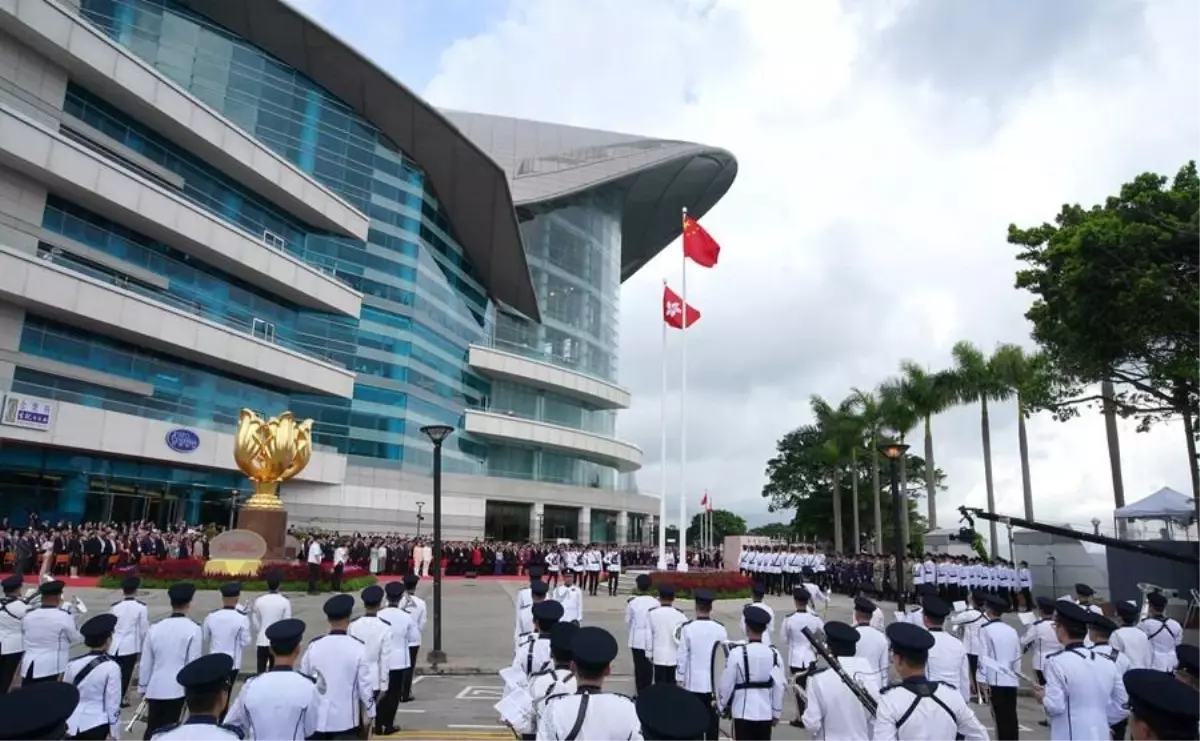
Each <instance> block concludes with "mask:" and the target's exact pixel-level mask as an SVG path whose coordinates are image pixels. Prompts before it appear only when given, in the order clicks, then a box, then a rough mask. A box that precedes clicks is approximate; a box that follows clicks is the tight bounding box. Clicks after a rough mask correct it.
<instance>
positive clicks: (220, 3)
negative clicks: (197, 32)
mask: <svg viewBox="0 0 1200 741" xmlns="http://www.w3.org/2000/svg"><path fill="white" fill-rule="evenodd" d="M182 1H183V3H184V4H185V5H187V6H189V7H190V8H192V9H193V10H195V11H196V12H198V13H202V14H204V15H205V16H208V17H209V18H211V19H212V20H213V21H215V22H216V23H218V24H220V25H222V26H224V27H225V28H227V29H229V30H230V31H232V32H233V33H235V34H237V35H239V36H241V37H242V38H245V39H247V40H248V41H250V42H251V43H252V44H255V45H256V46H258V47H259V48H261V49H263V50H264V51H266V52H267V53H269V54H271V55H273V56H275V57H276V58H278V59H280V60H282V61H283V62H285V63H287V64H289V65H291V66H292V67H294V68H295V69H297V70H299V71H300V72H301V73H303V74H305V75H307V76H308V77H309V78H310V79H312V80H313V81H314V82H316V83H317V84H318V85H320V86H321V87H323V88H325V89H326V90H328V91H329V92H330V93H331V94H332V95H334V96H336V97H338V98H340V99H341V100H342V101H343V102H345V103H346V105H348V106H350V107H351V108H353V109H354V110H355V111H356V112H358V114H359V115H361V116H362V117H363V118H365V119H367V120H368V121H370V122H371V123H373V124H374V125H375V126H377V127H378V128H379V130H380V131H381V132H383V134H384V135H385V136H386V137H388V138H389V139H391V141H392V142H393V143H394V144H395V145H396V146H397V147H399V148H400V149H401V150H403V151H404V152H405V153H407V154H408V155H409V156H411V157H412V158H413V159H415V160H416V161H417V162H418V163H419V164H420V165H421V167H423V168H424V169H425V172H426V174H427V175H428V177H429V181H430V183H431V184H432V186H433V189H434V191H435V192H436V193H437V197H438V199H439V200H440V201H441V202H442V206H443V207H444V208H445V210H446V213H447V215H448V216H449V218H450V222H451V224H452V225H453V227H454V233H455V236H456V237H457V238H458V241H459V242H460V243H461V244H462V246H463V249H464V250H465V251H466V253H467V257H468V258H469V259H470V260H471V262H472V263H473V264H474V265H475V267H476V268H477V269H478V270H479V273H480V276H481V278H482V280H483V283H484V285H486V286H487V287H488V289H489V290H490V291H491V293H492V295H493V296H494V297H495V298H496V299H497V300H499V301H502V302H504V303H505V304H507V305H509V306H511V307H512V308H513V309H515V310H517V311H519V312H521V313H522V314H524V315H526V316H528V317H530V318H531V319H535V320H536V319H538V318H539V316H540V314H539V312H538V304H537V294H536V293H535V292H534V289H533V282H532V280H531V278H530V275H529V264H528V263H527V262H526V260H525V250H524V248H523V246H522V243H521V233H520V230H519V228H518V224H517V215H516V211H515V210H514V204H513V198H512V193H511V191H510V190H509V185H508V178H507V177H506V175H505V172H504V170H502V169H501V168H500V167H499V166H498V165H497V164H496V162H495V161H494V160H493V159H492V158H491V157H489V156H488V155H487V154H485V153H484V152H483V151H481V150H480V149H479V147H478V146H476V145H475V144H474V143H472V142H471V141H470V140H469V139H467V138H466V137H464V136H463V135H462V133H461V132H459V130H458V129H457V128H455V127H454V126H453V125H452V124H451V123H450V122H449V121H447V120H446V119H445V117H444V116H442V114H441V113H439V112H438V111H437V110H436V109H434V108H433V107H432V106H430V105H429V104H428V103H426V102H425V101H424V100H422V99H421V98H420V97H418V96H417V95H416V94H414V93H413V92H412V91H411V90H409V89H408V88H406V87H404V86H403V85H401V84H400V83H399V82H397V81H396V80H394V79H393V78H392V77H391V76H390V75H388V74H387V73H386V72H384V71H383V70H382V69H380V68H379V67H377V66H375V64H374V63H372V62H371V61H370V60H368V59H366V58H365V57H363V56H362V55H361V54H359V53H358V52H357V51H356V50H355V49H354V48H353V47H352V46H350V45H348V44H346V43H344V42H343V41H341V40H340V39H338V38H337V37H336V36H334V35H333V34H331V33H330V32H329V31H327V30H325V29H324V28H322V27H321V26H320V25H318V24H317V23H315V22H314V21H312V20H311V19H309V18H308V17H307V16H305V15H303V14H302V13H300V12H299V11H297V10H296V9H294V8H292V7H291V6H289V5H288V4H286V3H284V2H280V0H182Z"/></svg>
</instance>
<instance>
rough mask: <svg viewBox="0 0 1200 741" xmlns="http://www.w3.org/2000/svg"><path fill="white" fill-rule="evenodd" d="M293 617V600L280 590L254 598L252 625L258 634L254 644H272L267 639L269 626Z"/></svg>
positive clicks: (251, 612) (251, 614)
mask: <svg viewBox="0 0 1200 741" xmlns="http://www.w3.org/2000/svg"><path fill="white" fill-rule="evenodd" d="M291 617H292V601H291V600H290V599H288V598H287V597H284V596H283V595H282V594H280V593H279V592H267V593H266V594H264V595H262V596H260V597H259V598H258V599H256V600H254V607H252V608H251V609H250V627H251V628H252V629H253V630H254V634H255V635H256V636H257V638H256V639H255V641H254V645H256V646H270V645H271V642H270V641H268V640H267V628H270V627H271V626H272V625H274V624H275V623H277V622H279V621H280V620H288V619H290V618H291Z"/></svg>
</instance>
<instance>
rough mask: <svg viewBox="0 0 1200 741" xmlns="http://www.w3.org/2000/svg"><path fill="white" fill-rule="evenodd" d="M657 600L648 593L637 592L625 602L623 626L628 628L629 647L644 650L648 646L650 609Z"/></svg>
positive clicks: (656, 605)
mask: <svg viewBox="0 0 1200 741" xmlns="http://www.w3.org/2000/svg"><path fill="white" fill-rule="evenodd" d="M655 607H658V600H656V599H654V598H653V597H651V596H650V595H648V594H638V595H634V596H633V597H630V598H629V599H628V600H627V601H626V602H625V627H626V628H627V629H628V630H629V647H630V648H636V649H641V650H643V651H646V650H648V649H649V648H650V617H649V616H650V611H651V610H653V609H654V608H655Z"/></svg>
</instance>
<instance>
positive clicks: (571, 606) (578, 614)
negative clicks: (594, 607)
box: [551, 564, 583, 623]
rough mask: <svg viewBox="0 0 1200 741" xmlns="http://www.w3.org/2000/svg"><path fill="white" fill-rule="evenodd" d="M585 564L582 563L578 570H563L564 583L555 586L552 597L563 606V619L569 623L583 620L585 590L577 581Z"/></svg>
mask: <svg viewBox="0 0 1200 741" xmlns="http://www.w3.org/2000/svg"><path fill="white" fill-rule="evenodd" d="M582 569H583V565H582V564H580V565H579V568H578V570H576V569H572V570H570V571H564V572H563V584H562V586H558V587H555V588H554V595H553V596H552V597H551V599H553V600H554V601H555V602H558V603H559V604H561V605H562V606H563V618H562V619H563V620H565V621H567V622H568V623H571V622H575V623H582V622H583V590H582V589H580V588H579V586H578V585H577V584H576V583H575V581H576V579H578V578H579V574H582V573H583V571H582Z"/></svg>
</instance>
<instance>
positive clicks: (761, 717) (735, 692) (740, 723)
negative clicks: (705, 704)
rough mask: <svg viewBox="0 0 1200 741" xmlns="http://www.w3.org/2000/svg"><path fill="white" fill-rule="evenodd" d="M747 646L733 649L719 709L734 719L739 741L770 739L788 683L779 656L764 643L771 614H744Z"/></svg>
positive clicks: (750, 608)
mask: <svg viewBox="0 0 1200 741" xmlns="http://www.w3.org/2000/svg"><path fill="white" fill-rule="evenodd" d="M742 622H743V623H744V624H745V626H746V638H747V639H748V643H746V644H745V645H741V646H734V647H733V648H732V649H731V650H730V652H729V656H728V658H727V659H726V663H725V670H724V671H723V672H722V673H721V683H720V690H719V692H718V707H720V708H721V709H723V710H724V711H725V712H727V713H729V714H730V715H731V716H732V718H733V737H734V738H736V739H743V740H744V739H770V738H771V729H772V728H773V727H774V726H775V724H776V723H778V722H779V717H780V716H781V715H783V692H784V689H785V688H786V687H787V679H786V678H785V677H784V676H783V662H782V661H780V659H779V652H778V651H776V650H775V649H774V648H772V647H771V646H768V645H767V644H766V642H765V641H764V639H763V635H764V634H765V633H766V631H767V626H768V625H770V622H771V614H770V613H768V612H767V611H766V610H764V609H762V607H761V606H760V605H758V604H752V605H747V606H746V608H745V609H744V610H742Z"/></svg>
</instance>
